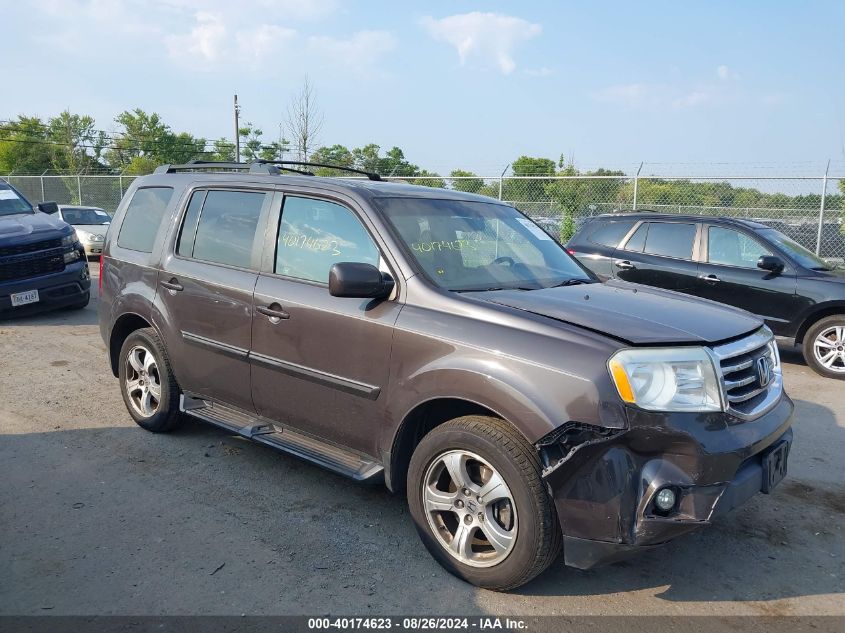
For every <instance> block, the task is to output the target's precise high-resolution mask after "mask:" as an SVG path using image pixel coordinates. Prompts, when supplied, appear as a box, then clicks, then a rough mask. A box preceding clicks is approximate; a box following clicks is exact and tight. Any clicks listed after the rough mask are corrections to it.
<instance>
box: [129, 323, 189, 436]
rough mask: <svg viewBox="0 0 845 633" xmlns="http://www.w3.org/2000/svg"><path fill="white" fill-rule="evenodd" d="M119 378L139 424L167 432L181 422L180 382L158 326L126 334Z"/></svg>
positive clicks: (146, 427)
mask: <svg viewBox="0 0 845 633" xmlns="http://www.w3.org/2000/svg"><path fill="white" fill-rule="evenodd" d="M118 377H119V379H120V391H121V394H122V395H123V402H124V404H126V409H127V410H128V411H129V415H131V416H132V419H133V420H135V422H136V423H137V424H138V426H140V427H141V428H144V429H146V430H148V431H152V432H153V433H166V432H168V431H172V430H173V429H175V428H176V427H177V426H178V425H179V422H180V421H181V416H180V412H179V385H178V384H176V379H175V378H174V377H173V371H172V370H171V368H170V360H169V358H168V356H167V350H165V348H164V344H163V343H162V342H161V339H160V338H159V336H158V334H157V333H156V331H155V330H154V329H152V328H143V329H140V330H135V331H134V332H132V334H130V335H129V336H128V337H126V340H125V341H124V342H123V345H122V346H121V348H120V357H119V360H118Z"/></svg>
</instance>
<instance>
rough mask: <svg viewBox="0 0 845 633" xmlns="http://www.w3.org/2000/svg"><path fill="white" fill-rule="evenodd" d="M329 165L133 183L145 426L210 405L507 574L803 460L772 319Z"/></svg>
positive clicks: (126, 273) (717, 507)
mask: <svg viewBox="0 0 845 633" xmlns="http://www.w3.org/2000/svg"><path fill="white" fill-rule="evenodd" d="M318 166H319V165H318ZM308 169H309V165H308V164H302V163H291V162H285V163H282V162H273V163H271V162H264V161H259V162H256V163H253V164H251V165H245V164H241V163H222V164H204V163H190V164H188V165H182V166H168V165H165V166H162V167H160V168H159V169H157V170H156V173H154V174H152V175H149V176H145V177H142V178H138V179H137V180H135V181H134V182H133V184H132V186H131V187H130V189H129V190H128V191H127V193H126V195H125V197H124V199H123V201H122V202H121V203H120V206H119V207H118V209H117V212H116V214H115V216H114V221H113V224H112V227H111V229H110V230H109V232H108V234H107V236H106V240H105V246H104V251H103V257H102V261H101V266H102V274H101V277H100V283H101V284H102V290H101V301H100V307H99V310H100V328H101V332H102V336H103V339H104V341H105V342H106V346H107V349H108V355H109V362H110V364H111V369H112V371H113V373H114V375H115V377H117V378H118V379H119V385H120V392H121V394H122V396H123V400H124V402H125V403H126V407H127V409H128V411H129V414H130V415H131V416H132V418H133V419H134V420H135V421H136V422H137V423H138V424H139V425H140V426H141V427H143V428H144V429H147V430H148V431H152V432H156V433H160V432H166V431H170V430H172V429H174V428H175V427H176V426H177V425H178V424H179V423H180V421H182V420H183V419H184V418H185V417H189V418H194V419H199V420H203V421H205V422H208V423H211V424H214V425H216V426H218V427H221V428H223V429H225V430H226V431H228V432H230V433H233V434H237V435H239V436H243V437H245V438H249V439H251V440H254V441H255V442H259V443H262V444H265V445H267V446H271V447H273V448H275V449H278V450H280V451H284V452H287V453H290V454H292V455H295V456H297V457H299V458H302V459H304V460H308V461H310V462H313V463H315V464H318V465H320V466H322V467H324V468H327V469H329V470H331V471H334V472H336V473H340V474H343V475H345V476H348V477H351V478H352V479H354V480H357V481H362V482H363V481H366V482H383V483H384V484H385V485H386V486H387V487H388V488H389V489H390V490H392V491H402V490H404V491H405V493H406V494H407V500H408V504H409V506H410V514H411V517H412V519H413V522H414V524H415V526H416V529H417V531H418V532H419V535H420V537H421V539H422V543H423V544H424V545H425V547H426V548H427V549H428V551H429V552H430V553H431V555H432V556H433V557H434V558H435V559H436V560H437V561H438V562H440V563H441V564H442V565H443V566H444V567H445V568H446V569H447V570H448V571H450V572H451V573H453V574H455V575H457V576H459V577H460V578H463V579H465V580H467V581H469V582H471V583H474V584H475V585H478V586H480V587H486V588H490V589H495V590H507V589H512V588H515V587H518V586H520V585H522V584H524V583H526V582H528V581H529V580H531V579H532V578H533V577H535V576H536V575H538V574H539V573H540V572H542V571H543V570H544V569H546V568H547V567H548V566H549V565H550V564H552V562H553V561H554V560H555V559H556V558H557V556H558V554H559V553H560V552H561V550H562V556H563V562H564V563H565V564H567V565H571V566H574V567H577V568H581V569H587V568H590V567H593V566H595V565H598V564H600V563H607V562H611V561H616V560H620V559H623V558H625V557H628V556H630V555H633V554H635V553H637V552H641V551H643V550H647V549H649V548H653V547H656V546H658V545H661V544H664V543H666V542H668V541H671V540H672V539H674V538H676V537H678V536H681V535H683V534H685V533H688V532H692V531H694V530H699V529H701V528H702V527H703V526H705V525H708V524H710V523H711V522H713V521H714V520H716V519H717V518H718V517H719V516H721V515H723V514H725V513H726V512H728V511H729V510H731V509H732V508H735V507H737V506H738V505H740V504H742V503H743V502H744V501H746V500H747V499H749V498H750V497H752V496H753V495H755V494H757V493H758V492H763V493H768V492H771V491H772V489H773V488H774V487H775V486H776V485H777V484H778V483H779V482H780V481H781V480H782V478H783V477H784V475H785V473H786V469H787V460H788V456H789V449H790V445H791V442H792V431H791V429H790V420H791V416H792V412H793V404H792V402H791V400H790V399H789V397H788V396H787V395H786V394H785V393H784V390H783V380H782V375H781V365H780V359H779V356H778V350H777V347H776V345H775V342H774V339H773V336H772V333H771V331H770V330H769V329H768V328H767V327H766V326H765V325H764V324H763V322H762V320H761V319H760V318H759V317H757V316H754V315H751V314H749V313H748V312H745V311H742V310H738V309H735V308H730V307H723V306H719V305H717V304H715V303H712V302H709V301H702V300H699V299H696V298H692V297H684V296H683V295H678V294H677V293H672V292H667V291H665V290H661V289H655V288H649V287H646V286H641V285H637V284H632V283H626V282H624V281H619V280H612V281H608V282H604V283H602V282H599V281H598V279H597V278H596V277H595V276H594V275H593V274H592V273H591V272H589V271H588V270H587V269H586V268H585V267H583V266H582V265H581V264H579V263H578V262H577V261H576V260H575V259H574V258H573V257H571V256H570V255H569V254H568V253H567V252H566V250H565V249H563V248H562V247H561V246H560V245H559V244H558V243H557V242H556V241H555V240H554V239H552V238H551V237H549V235H548V234H547V233H545V232H544V231H543V230H542V229H541V228H540V227H538V226H537V225H536V224H534V223H533V222H532V221H531V220H530V219H528V218H527V217H525V216H524V215H522V214H521V213H520V212H519V211H517V210H516V209H514V208H513V207H511V206H508V205H506V204H503V203H501V202H499V201H496V200H492V199H490V198H486V197H482V196H478V195H472V194H467V193H461V192H458V191H451V190H447V189H435V188H428V187H422V186H412V185H406V184H398V183H387V182H383V181H381V179H380V178H379V177H378V175H377V174H367V173H356V174H355V175H357V176H359V177H360V176H364V178H362V179H344V178H324V177H315V176H313V175H310V173H311V172H310V171H309V170H308ZM221 170H222V171H221ZM349 171H354V170H349ZM326 485H327V486H328V485H329V484H328V482H327V484H326ZM221 503H225V502H224V501H221ZM338 527H340V526H338Z"/></svg>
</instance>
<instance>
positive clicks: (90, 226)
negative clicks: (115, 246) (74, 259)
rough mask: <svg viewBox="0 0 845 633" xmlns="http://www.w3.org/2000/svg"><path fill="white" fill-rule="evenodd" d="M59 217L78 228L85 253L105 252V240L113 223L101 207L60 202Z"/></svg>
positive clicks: (90, 254) (77, 233) (88, 254)
mask: <svg viewBox="0 0 845 633" xmlns="http://www.w3.org/2000/svg"><path fill="white" fill-rule="evenodd" d="M59 217H60V218H61V219H62V220H64V221H65V222H67V223H68V224H70V225H71V226H72V227H73V228H74V229H76V235H77V236H78V237H79V242H80V243H81V244H82V246H83V247H84V248H85V255H87V256H88V257H91V256H92V255H100V254H101V253H102V252H103V241H104V240H105V237H106V232H107V231H108V230H109V225H110V224H111V216H110V215H109V214H108V213H106V212H105V211H103V210H102V209H100V208H99V207H83V206H78V205H72V206H71V205H66V204H60V205H59Z"/></svg>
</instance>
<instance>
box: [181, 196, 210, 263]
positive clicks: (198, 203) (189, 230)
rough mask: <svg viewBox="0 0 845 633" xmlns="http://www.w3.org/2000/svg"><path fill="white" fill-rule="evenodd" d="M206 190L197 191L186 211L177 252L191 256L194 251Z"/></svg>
mask: <svg viewBox="0 0 845 633" xmlns="http://www.w3.org/2000/svg"><path fill="white" fill-rule="evenodd" d="M206 193H207V192H205V191H195V192H194V194H193V195H192V196H191V201H190V202H189V203H188V209H187V210H186V211H185V219H184V220H183V221H182V230H181V231H180V232H179V243H178V244H177V245H176V252H177V253H179V254H180V255H182V256H184V257H190V256H191V255H192V254H193V252H194V237H195V236H196V234H197V222H198V221H199V219H200V209H202V203H203V202H205V195H206Z"/></svg>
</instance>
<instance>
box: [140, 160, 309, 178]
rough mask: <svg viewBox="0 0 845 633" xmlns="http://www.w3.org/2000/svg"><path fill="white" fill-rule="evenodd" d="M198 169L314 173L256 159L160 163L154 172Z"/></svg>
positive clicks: (306, 174)
mask: <svg viewBox="0 0 845 633" xmlns="http://www.w3.org/2000/svg"><path fill="white" fill-rule="evenodd" d="M198 169H233V170H241V171H243V170H248V171H249V173H251V174H272V175H276V176H278V175H279V174H280V173H281V172H282V171H289V172H293V173H295V174H300V175H302V176H313V175H314V174H313V173H311V172H310V171H306V170H304V169H292V168H289V167H282V166H277V165H273V164H271V163H269V162H267V161H254V162H251V163H236V162H230V161H219V160H191V161H188V162H187V163H184V164H182V165H159V166H158V167H156V169H155V171H154V172H153V173H155V174H174V173H176V172H178V171H196V170H198Z"/></svg>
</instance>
